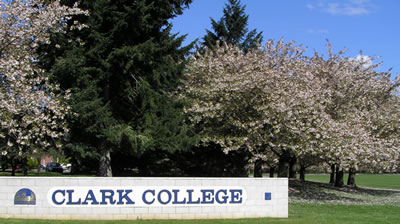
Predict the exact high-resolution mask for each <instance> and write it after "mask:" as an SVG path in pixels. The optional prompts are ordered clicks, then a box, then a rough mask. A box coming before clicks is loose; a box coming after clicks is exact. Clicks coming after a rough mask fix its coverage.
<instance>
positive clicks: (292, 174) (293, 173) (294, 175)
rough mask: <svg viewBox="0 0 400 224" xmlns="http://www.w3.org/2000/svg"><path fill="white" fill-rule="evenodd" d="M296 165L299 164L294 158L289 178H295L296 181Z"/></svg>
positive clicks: (291, 162) (290, 164) (290, 166)
mask: <svg viewBox="0 0 400 224" xmlns="http://www.w3.org/2000/svg"><path fill="white" fill-rule="evenodd" d="M296 163H297V159H296V157H292V158H290V161H289V178H294V179H296V169H295V168H296Z"/></svg>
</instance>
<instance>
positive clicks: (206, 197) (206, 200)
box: [200, 189, 214, 204]
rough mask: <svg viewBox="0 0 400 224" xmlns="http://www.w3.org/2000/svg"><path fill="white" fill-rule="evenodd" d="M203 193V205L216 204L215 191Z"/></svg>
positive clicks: (203, 191)
mask: <svg viewBox="0 0 400 224" xmlns="http://www.w3.org/2000/svg"><path fill="white" fill-rule="evenodd" d="M200 191H201V193H203V200H202V201H201V203H202V204H213V203H214V197H213V196H214V190H209V189H206V190H200Z"/></svg>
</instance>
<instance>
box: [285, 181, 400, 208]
mask: <svg viewBox="0 0 400 224" xmlns="http://www.w3.org/2000/svg"><path fill="white" fill-rule="evenodd" d="M399 195H400V191H395V190H385V189H369V188H359V187H350V186H344V187H341V188H337V187H334V186H333V185H331V184H326V183H318V182H312V181H300V180H297V179H291V180H290V181H289V196H290V197H291V198H294V199H298V200H305V201H318V202H336V201H341V202H350V203H363V202H367V201H366V200H368V199H367V198H370V197H392V196H393V197H399Z"/></svg>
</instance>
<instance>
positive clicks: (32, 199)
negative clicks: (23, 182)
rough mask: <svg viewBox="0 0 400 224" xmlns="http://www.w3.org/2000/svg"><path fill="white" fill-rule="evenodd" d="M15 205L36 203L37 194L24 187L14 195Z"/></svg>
mask: <svg viewBox="0 0 400 224" xmlns="http://www.w3.org/2000/svg"><path fill="white" fill-rule="evenodd" d="M14 205H36V195H35V193H33V191H32V190H31V189H28V188H22V189H21V190H19V191H17V193H15V196H14Z"/></svg>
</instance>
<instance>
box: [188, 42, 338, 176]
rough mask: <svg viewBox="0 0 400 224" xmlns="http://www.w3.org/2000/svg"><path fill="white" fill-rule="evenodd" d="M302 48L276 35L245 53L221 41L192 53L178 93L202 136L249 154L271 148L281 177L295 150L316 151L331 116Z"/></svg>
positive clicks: (259, 155) (260, 155) (256, 154)
mask: <svg viewBox="0 0 400 224" xmlns="http://www.w3.org/2000/svg"><path fill="white" fill-rule="evenodd" d="M303 52H304V49H302V48H301V47H300V46H295V45H294V43H293V42H291V43H288V44H285V43H283V41H282V40H280V41H278V42H277V43H274V42H273V41H268V42H267V44H266V45H265V47H264V48H259V49H256V50H252V51H249V52H247V53H246V54H244V53H243V52H242V51H241V50H240V49H239V48H237V47H235V46H231V45H227V44H225V45H223V46H221V47H219V48H216V49H213V51H210V50H206V53H205V54H201V55H200V54H199V55H197V56H196V57H194V58H193V59H192V61H191V63H190V64H189V66H188V72H187V73H186V77H185V78H186V79H185V80H184V83H183V87H182V89H181V90H182V93H181V97H182V98H185V99H187V100H188V102H189V106H188V107H187V108H186V110H185V112H186V114H187V115H188V119H189V120H190V121H191V122H192V123H193V124H194V125H195V126H196V127H197V128H198V129H199V132H200V134H202V136H203V141H204V142H208V141H213V142H217V143H218V144H220V145H221V146H222V147H223V148H224V150H225V151H229V150H236V149H238V148H240V147H246V149H248V150H249V151H250V152H251V153H252V154H253V157H254V158H264V157H265V156H266V155H267V154H269V153H271V152H272V153H274V154H275V156H277V158H278V159H277V160H278V164H279V169H280V171H279V173H280V175H281V176H284V175H286V174H284V172H285V170H287V169H286V168H287V167H286V166H287V163H288V162H289V161H290V159H292V158H295V157H296V155H297V154H298V153H308V152H310V153H315V154H316V153H318V151H321V147H320V142H322V140H321V139H322V138H323V136H326V135H321V134H320V133H321V132H323V128H324V127H325V126H326V124H327V123H329V122H325V120H326V119H330V117H329V116H328V115H327V114H325V113H324V111H325V110H324V108H323V107H322V106H321V105H323V102H324V101H325V99H324V98H323V97H321V96H322V95H323V94H320V93H318V91H325V90H324V89H323V88H322V87H321V86H319V83H318V82H316V78H315V77H313V76H312V73H310V72H308V71H307V68H308V66H309V65H308V63H307V60H306V57H304V56H303ZM318 129H322V130H321V131H318ZM265 160H266V158H265ZM285 167H286V168H285Z"/></svg>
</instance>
